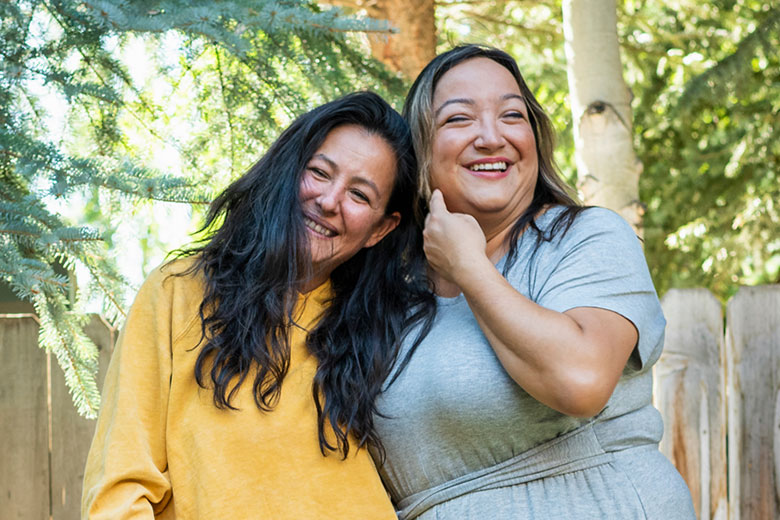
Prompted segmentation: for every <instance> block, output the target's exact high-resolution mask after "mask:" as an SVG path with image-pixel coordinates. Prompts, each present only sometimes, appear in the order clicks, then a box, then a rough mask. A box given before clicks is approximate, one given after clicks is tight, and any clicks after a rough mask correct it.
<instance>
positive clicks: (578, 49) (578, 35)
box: [563, 0, 642, 235]
mask: <svg viewBox="0 0 780 520" xmlns="http://www.w3.org/2000/svg"><path fill="white" fill-rule="evenodd" d="M563 27H564V30H563V34H564V37H565V39H566V61H567V72H568V77H569V92H570V97H571V109H572V114H573V118H574V145H575V149H576V155H575V158H576V162H577V172H578V177H579V182H578V188H579V190H580V192H581V193H582V195H583V198H584V202H585V203H586V204H591V205H597V206H604V207H607V208H610V209H612V210H614V211H616V212H618V213H619V214H620V215H621V216H622V217H623V218H625V219H626V220H627V221H628V222H629V223H630V224H631V225H632V226H633V227H634V229H635V230H636V231H637V233H638V234H640V235H641V227H642V205H641V203H640V202H639V175H640V174H641V172H642V164H641V163H640V162H639V160H638V159H637V157H636V155H635V154H634V148H633V132H632V129H631V93H630V92H629V90H628V88H627V87H626V84H625V82H624V81H623V73H622V66H621V62H620V50H619V46H618V38H617V9H616V6H615V1H614V0H609V1H607V0H564V2H563Z"/></svg>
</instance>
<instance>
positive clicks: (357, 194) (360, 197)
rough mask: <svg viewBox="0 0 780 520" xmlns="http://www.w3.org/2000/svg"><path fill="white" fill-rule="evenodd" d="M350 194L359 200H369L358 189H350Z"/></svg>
mask: <svg viewBox="0 0 780 520" xmlns="http://www.w3.org/2000/svg"><path fill="white" fill-rule="evenodd" d="M352 195H353V196H354V197H355V198H356V199H357V200H359V201H360V202H366V203H368V202H371V201H370V200H369V198H368V196H367V195H366V194H365V193H363V192H362V191H360V190H352Z"/></svg>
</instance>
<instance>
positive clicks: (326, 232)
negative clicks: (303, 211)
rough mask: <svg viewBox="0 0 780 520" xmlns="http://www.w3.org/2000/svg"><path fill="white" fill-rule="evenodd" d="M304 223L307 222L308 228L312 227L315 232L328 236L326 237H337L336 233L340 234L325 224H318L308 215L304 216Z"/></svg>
mask: <svg viewBox="0 0 780 520" xmlns="http://www.w3.org/2000/svg"><path fill="white" fill-rule="evenodd" d="M303 223H304V224H306V227H307V228H309V229H311V230H312V231H314V232H315V233H317V234H320V235H322V236H326V237H328V238H330V237H335V236H336V235H338V233H336V232H335V231H333V230H331V229H328V228H326V227H325V226H322V225H320V224H318V223H317V222H315V221H313V220H312V219H310V218H309V217H307V216H304V217H303Z"/></svg>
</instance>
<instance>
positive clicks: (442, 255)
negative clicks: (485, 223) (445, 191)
mask: <svg viewBox="0 0 780 520" xmlns="http://www.w3.org/2000/svg"><path fill="white" fill-rule="evenodd" d="M429 208H430V212H429V213H428V216H427V217H425V229H424V230H423V239H424V244H423V251H424V252H425V256H426V258H427V259H428V263H429V264H430V265H431V267H432V268H433V269H434V271H436V273H438V274H439V275H440V276H441V277H443V278H444V279H445V280H448V281H450V282H453V283H456V284H457V283H458V279H459V277H460V276H461V275H462V274H464V273H465V272H466V271H467V270H468V269H470V268H473V266H474V264H475V263H476V262H477V261H479V260H483V259H485V258H486V254H485V247H486V241H485V234H484V233H483V232H482V228H480V227H479V223H477V220H476V219H475V218H474V217H472V216H471V215H466V214H464V213H450V212H449V211H448V210H447V205H446V204H445V202H444V197H443V196H442V194H441V191H439V190H434V191H433V194H432V195H431V199H430V202H429Z"/></svg>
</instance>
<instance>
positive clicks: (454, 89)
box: [433, 57, 522, 109]
mask: <svg viewBox="0 0 780 520" xmlns="http://www.w3.org/2000/svg"><path fill="white" fill-rule="evenodd" d="M506 94H518V95H521V96H522V92H521V91H520V86H519V85H518V84H517V80H516V79H515V77H514V76H512V73H511V72H509V70H507V69H506V68H505V67H504V66H503V65H500V64H498V63H496V62H495V61H493V60H491V59H489V58H481V57H480V58H472V59H469V60H466V61H464V62H462V63H459V64H457V65H455V66H454V67H453V68H451V69H450V70H448V71H447V72H445V73H444V74H443V75H442V76H441V78H439V81H438V83H437V84H436V88H435V90H434V92H433V103H434V109H436V108H437V107H438V105H439V104H441V103H443V102H445V101H447V100H448V99H451V98H468V99H479V98H491V97H499V98H500V97H502V96H505V95H506Z"/></svg>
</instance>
